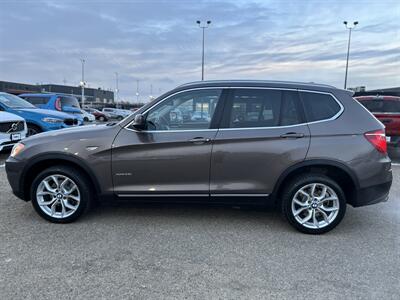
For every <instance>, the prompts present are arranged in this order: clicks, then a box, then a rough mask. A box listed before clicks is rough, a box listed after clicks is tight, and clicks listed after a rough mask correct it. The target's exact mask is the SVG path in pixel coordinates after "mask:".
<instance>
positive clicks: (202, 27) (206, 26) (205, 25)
mask: <svg viewBox="0 0 400 300" xmlns="http://www.w3.org/2000/svg"><path fill="white" fill-rule="evenodd" d="M196 23H197V24H198V25H199V27H200V28H201V29H202V30H203V43H202V46H203V47H202V49H203V50H202V54H201V80H204V31H205V29H206V28H208V26H210V24H211V21H207V22H206V23H205V24H204V25H202V23H201V21H196Z"/></svg>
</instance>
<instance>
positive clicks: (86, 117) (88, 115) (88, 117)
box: [81, 109, 96, 122]
mask: <svg viewBox="0 0 400 300" xmlns="http://www.w3.org/2000/svg"><path fill="white" fill-rule="evenodd" d="M81 112H82V115H83V121H85V122H94V121H96V117H95V116H94V115H92V114H91V113H88V112H87V111H86V110H84V109H81Z"/></svg>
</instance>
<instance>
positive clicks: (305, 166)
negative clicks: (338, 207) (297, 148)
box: [272, 159, 360, 204]
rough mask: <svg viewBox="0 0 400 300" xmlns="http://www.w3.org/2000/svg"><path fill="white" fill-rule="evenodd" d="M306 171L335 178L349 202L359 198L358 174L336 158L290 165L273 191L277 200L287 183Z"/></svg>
mask: <svg viewBox="0 0 400 300" xmlns="http://www.w3.org/2000/svg"><path fill="white" fill-rule="evenodd" d="M304 172H309V173H320V174H324V175H326V176H328V177H330V178H332V179H333V180H335V181H336V182H337V183H338V184H339V185H340V186H341V187H342V189H343V191H344V193H345V196H346V200H347V203H349V204H352V203H353V202H354V201H355V200H356V199H357V193H358V189H359V186H360V185H359V181H358V179H357V176H356V175H355V174H354V172H353V171H352V170H351V169H350V168H349V167H347V166H346V165H345V164H343V163H341V162H338V161H334V160H326V159H315V160H306V161H303V162H300V163H297V164H295V165H293V166H290V167H289V168H287V169H286V170H285V171H284V172H283V173H282V174H281V176H280V177H279V178H278V180H277V182H276V184H275V188H274V190H273V192H272V196H273V198H274V199H275V201H280V196H281V194H282V191H283V188H284V186H285V184H286V183H288V182H290V181H291V180H292V179H293V178H295V177H296V176H298V175H300V174H302V173H304Z"/></svg>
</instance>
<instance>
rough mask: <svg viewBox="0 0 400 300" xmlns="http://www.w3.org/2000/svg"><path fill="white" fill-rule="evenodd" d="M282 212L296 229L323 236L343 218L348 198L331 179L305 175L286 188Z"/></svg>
mask: <svg viewBox="0 0 400 300" xmlns="http://www.w3.org/2000/svg"><path fill="white" fill-rule="evenodd" d="M282 212H283V215H284V216H285V217H286V219H287V220H288V221H289V223H290V224H291V225H292V226H293V227H295V228H296V229H297V230H299V231H301V232H304V233H311V234H321V233H325V232H328V231H330V230H332V229H333V228H334V227H336V226H337V225H338V224H339V223H340V221H341V220H342V219H343V217H344V215H345V212H346V197H345V194H344V192H343V190H342V188H341V187H340V186H339V185H338V184H337V183H336V182H335V181H334V180H332V179H331V178H329V177H327V176H325V175H322V174H309V175H303V176H299V177H296V178H295V179H294V180H292V181H291V182H290V183H289V184H288V185H287V186H286V188H285V190H284V192H283V194H282Z"/></svg>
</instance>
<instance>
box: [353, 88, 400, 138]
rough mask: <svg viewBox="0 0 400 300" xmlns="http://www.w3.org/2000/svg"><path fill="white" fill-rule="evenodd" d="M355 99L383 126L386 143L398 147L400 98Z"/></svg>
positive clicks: (399, 136) (373, 97)
mask: <svg viewBox="0 0 400 300" xmlns="http://www.w3.org/2000/svg"><path fill="white" fill-rule="evenodd" d="M355 99H356V100H358V101H359V102H360V103H361V104H362V105H364V106H365V107H366V108H367V109H368V110H369V111H370V112H372V113H373V114H374V116H375V117H376V118H378V119H379V121H381V122H382V123H383V124H384V125H385V127H386V136H387V141H388V142H389V143H391V144H399V145H400V97H396V96H358V97H355Z"/></svg>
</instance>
